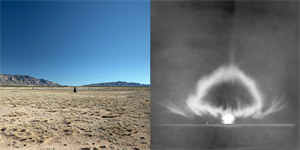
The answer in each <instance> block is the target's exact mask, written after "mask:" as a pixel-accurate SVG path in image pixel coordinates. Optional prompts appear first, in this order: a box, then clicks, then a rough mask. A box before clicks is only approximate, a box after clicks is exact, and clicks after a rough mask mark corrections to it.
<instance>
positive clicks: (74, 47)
mask: <svg viewBox="0 0 300 150" xmlns="http://www.w3.org/2000/svg"><path fill="white" fill-rule="evenodd" d="M0 9H1V13H0V16H1V17H0V18H1V22H0V28H1V30H0V31H1V33H0V34H1V39H0V42H1V43H0V45H1V49H0V130H1V131H0V149H1V150H2V149H3V150H13V149H20V150H100V149H135V150H142V149H143V150H144V149H150V0H141V1H130V0H128V1H127V0H125V1H118V0H113V1H102V0H100V1H80V0H79V1H55V0H53V1H51V0H50V1H39V0H37V1H6V0H4V1H0Z"/></svg>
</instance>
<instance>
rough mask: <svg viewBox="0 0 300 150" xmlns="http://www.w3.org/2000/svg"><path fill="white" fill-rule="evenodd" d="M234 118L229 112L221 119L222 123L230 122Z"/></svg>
mask: <svg viewBox="0 0 300 150" xmlns="http://www.w3.org/2000/svg"><path fill="white" fill-rule="evenodd" d="M234 119H235V118H234V116H232V115H231V114H226V115H224V116H223V117H222V121H223V123H224V124H232V123H233V121H234Z"/></svg>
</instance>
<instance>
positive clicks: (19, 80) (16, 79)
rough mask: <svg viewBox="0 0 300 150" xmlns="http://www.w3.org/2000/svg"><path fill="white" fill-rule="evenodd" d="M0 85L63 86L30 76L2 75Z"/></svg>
mask: <svg viewBox="0 0 300 150" xmlns="http://www.w3.org/2000/svg"><path fill="white" fill-rule="evenodd" d="M0 85H2V86H3V85H10V86H12V85H15V86H20V85H23V86H24V85H26V86H32V85H34V86H61V85H59V84H57V83H54V82H51V81H47V80H45V79H36V78H34V77H30V76H28V75H10V74H0Z"/></svg>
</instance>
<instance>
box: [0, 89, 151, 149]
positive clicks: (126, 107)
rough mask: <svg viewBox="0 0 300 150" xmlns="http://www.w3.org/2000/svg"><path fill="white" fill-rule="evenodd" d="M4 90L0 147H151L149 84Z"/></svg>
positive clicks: (1, 101)
mask: <svg viewBox="0 0 300 150" xmlns="http://www.w3.org/2000/svg"><path fill="white" fill-rule="evenodd" d="M49 89H50V87H49ZM0 95H1V97H0V110H1V111H0V139H1V140H0V147H1V149H2V148H3V149H7V150H9V149H28V150H29V149H30V150H41V149H42V150H48V149H49V150H50V149H51V150H54V149H55V150H58V149H72V150H77V149H78V150H97V149H98V150H100V149H128V150H129V149H135V150H138V149H150V88H146V87H145V88H144V89H141V88H139V89H138V90H137V89H131V88H130V90H129V89H124V88H120V89H116V88H114V90H109V89H105V90H77V92H76V93H73V92H72V90H45V89H44V90H31V89H27V90H20V89H18V88H16V89H9V90H0Z"/></svg>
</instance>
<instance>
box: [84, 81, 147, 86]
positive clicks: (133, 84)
mask: <svg viewBox="0 0 300 150" xmlns="http://www.w3.org/2000/svg"><path fill="white" fill-rule="evenodd" d="M83 86H130V87H150V84H140V83H135V82H125V81H117V82H103V83H92V84H87V85H83Z"/></svg>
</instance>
